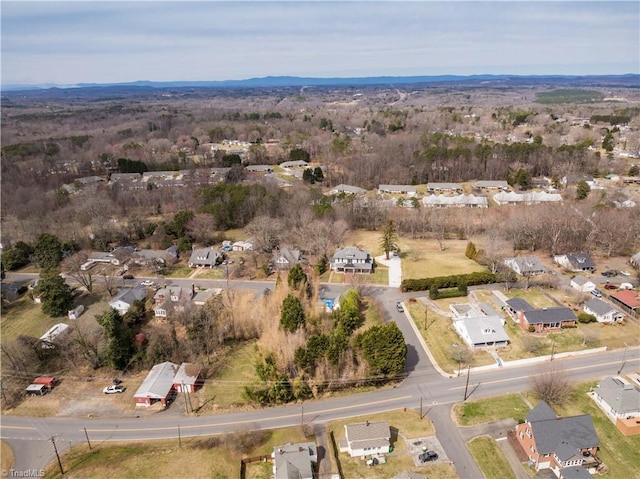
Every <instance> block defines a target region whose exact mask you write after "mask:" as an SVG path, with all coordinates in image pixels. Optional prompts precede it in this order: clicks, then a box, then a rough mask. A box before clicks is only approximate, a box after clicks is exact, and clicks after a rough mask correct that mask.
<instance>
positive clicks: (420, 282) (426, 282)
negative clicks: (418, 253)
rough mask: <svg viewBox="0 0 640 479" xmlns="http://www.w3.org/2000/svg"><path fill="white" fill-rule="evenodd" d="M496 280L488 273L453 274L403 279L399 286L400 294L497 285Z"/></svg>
mask: <svg viewBox="0 0 640 479" xmlns="http://www.w3.org/2000/svg"><path fill="white" fill-rule="evenodd" d="M497 282H498V278H497V277H496V275H495V274H493V273H490V272H488V271H483V272H478V273H469V274H455V275H452V276H437V277H435V278H420V279H405V280H403V281H402V284H401V285H400V289H401V290H402V292H404V293H406V292H410V291H426V290H428V289H430V288H431V286H433V285H435V287H436V288H438V289H440V288H457V287H458V286H460V284H463V283H466V284H467V286H473V285H476V284H490V283H497Z"/></svg>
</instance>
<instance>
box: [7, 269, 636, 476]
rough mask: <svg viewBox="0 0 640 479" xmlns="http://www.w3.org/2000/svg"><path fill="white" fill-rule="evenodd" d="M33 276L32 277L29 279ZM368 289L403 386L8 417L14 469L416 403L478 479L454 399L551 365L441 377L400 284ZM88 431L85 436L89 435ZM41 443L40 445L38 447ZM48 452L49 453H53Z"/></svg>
mask: <svg viewBox="0 0 640 479" xmlns="http://www.w3.org/2000/svg"><path fill="white" fill-rule="evenodd" d="M31 278H33V276H31ZM171 282H172V283H177V284H184V285H185V286H187V285H190V284H191V283H193V282H194V281H191V280H188V279H185V280H171ZM195 282H196V284H199V285H202V286H211V287H213V286H217V287H223V288H224V287H226V285H227V282H226V280H222V281H219V280H197V281H195ZM269 286H271V287H273V283H267V282H235V281H230V282H229V287H234V288H238V289H249V290H255V291H263V290H264V289H265V288H266V287H269ZM325 287H326V288H327V289H329V290H330V291H338V290H343V289H348V288H349V286H348V285H345V286H344V287H343V286H337V285H325ZM364 294H366V295H368V296H371V297H373V298H375V299H376V300H378V301H380V302H381V304H382V305H383V306H384V308H385V310H386V317H385V320H386V321H395V322H396V323H397V325H398V327H399V328H400V329H401V331H402V333H403V334H404V337H405V340H406V342H407V346H408V348H409V351H408V357H407V369H406V373H407V377H406V379H405V380H404V381H403V382H402V384H400V385H399V386H397V387H394V388H385V389H381V390H377V391H373V392H368V393H364V394H356V395H352V396H347V397H340V398H332V399H326V400H321V401H309V402H305V403H304V404H290V405H286V406H281V407H275V408H267V409H257V410H253V411H245V412H236V413H228V414H220V415H209V416H198V417H187V416H185V417H180V416H164V415H163V414H158V415H154V416H151V417H144V418H140V417H136V416H135V415H129V416H122V417H111V418H108V419H105V418H102V419H88V418H72V417H64V418H58V417H55V418H34V417H18V416H2V418H1V419H2V422H1V424H0V436H1V438H2V439H3V440H6V441H7V443H8V444H9V445H11V446H12V447H13V448H14V452H15V454H16V464H15V469H16V470H26V469H34V468H35V469H39V468H43V467H45V466H46V465H47V464H49V463H50V462H51V460H52V459H54V458H55V456H54V455H53V445H52V444H51V438H52V437H53V438H55V441H56V444H57V447H58V449H59V450H60V451H63V450H65V449H67V448H68V447H70V446H73V445H74V444H78V443H82V442H86V440H87V439H86V435H88V437H89V439H90V441H91V443H92V444H100V443H102V442H105V441H140V440H151V439H177V438H178V435H180V436H181V437H192V436H206V435H213V434H220V433H225V432H229V431H233V430H237V429H239V428H250V429H272V428H281V427H288V426H294V425H299V424H301V423H302V422H304V423H305V424H317V423H326V422H329V421H333V420H337V419H344V418H349V417H355V416H364V415H367V414H374V413H378V412H385V411H391V410H397V409H402V408H408V409H409V408H410V409H416V410H419V409H420V406H421V404H422V408H423V409H422V410H423V411H424V412H426V413H427V414H428V417H430V418H431V419H432V420H433V421H434V424H435V426H436V432H437V436H438V439H439V440H440V442H441V444H442V445H443V447H444V448H445V451H446V454H447V456H448V457H449V458H450V459H451V460H452V461H453V462H454V464H455V467H456V470H457V471H458V474H459V476H460V477H461V478H462V479H467V478H471V479H473V478H475V477H480V476H479V474H478V472H479V471H478V469H477V465H476V464H475V462H474V461H473V459H472V458H471V455H470V454H469V452H468V450H467V449H466V446H465V442H464V440H463V439H462V436H461V435H460V433H459V431H458V430H457V429H456V428H455V427H453V423H452V422H450V419H449V422H447V420H446V416H447V415H448V412H449V409H450V407H451V405H452V404H453V403H456V402H460V401H462V400H463V399H464V395H465V391H466V392H467V396H468V397H470V398H471V399H476V398H483V397H493V396H499V395H502V394H508V393H517V392H524V391H527V390H529V389H530V381H531V376H534V375H536V374H540V373H541V372H542V371H544V370H545V366H544V365H541V364H535V365H529V366H521V367H504V368H499V369H494V370H490V371H483V372H478V373H475V372H472V373H471V375H470V376H469V384H468V387H467V381H466V379H467V378H466V377H465V376H461V377H450V376H446V375H445V376H443V375H441V374H440V373H439V372H438V371H437V370H436V369H435V368H434V366H433V365H432V363H431V362H430V360H429V356H428V354H427V352H426V351H425V350H424V348H423V347H422V346H421V342H420V341H419V339H418V337H417V332H416V330H415V329H414V327H413V326H412V325H411V323H410V320H409V319H408V318H407V317H406V316H405V315H404V314H401V313H398V312H397V311H396V308H395V303H396V301H401V300H404V299H407V298H408V297H409V296H410V294H402V293H400V292H399V291H398V290H397V289H395V288H389V287H378V286H376V287H373V286H366V287H365V291H364ZM553 366H554V367H557V368H561V369H562V370H563V371H565V372H566V374H567V375H568V376H569V378H570V380H571V381H574V382H583V381H587V380H594V379H599V378H602V377H604V376H607V375H613V374H617V373H618V371H619V370H620V368H624V370H625V371H632V370H638V368H640V348H638V347H635V348H627V350H614V351H608V352H602V353H596V354H591V355H586V356H576V357H571V358H565V359H557V358H556V359H554V360H553ZM85 428H86V435H85ZM36 444H37V446H36ZM47 451H48V452H47Z"/></svg>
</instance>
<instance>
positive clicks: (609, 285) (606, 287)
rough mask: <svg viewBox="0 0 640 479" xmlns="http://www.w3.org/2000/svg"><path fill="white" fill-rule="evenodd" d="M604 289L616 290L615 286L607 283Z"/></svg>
mask: <svg viewBox="0 0 640 479" xmlns="http://www.w3.org/2000/svg"><path fill="white" fill-rule="evenodd" d="M604 289H618V287H617V286H616V285H615V284H611V283H607V284H605V285H604Z"/></svg>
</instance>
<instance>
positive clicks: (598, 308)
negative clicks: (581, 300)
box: [584, 298, 618, 316]
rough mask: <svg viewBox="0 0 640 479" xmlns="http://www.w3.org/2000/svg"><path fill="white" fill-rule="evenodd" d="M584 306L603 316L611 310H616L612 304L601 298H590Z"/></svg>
mask: <svg viewBox="0 0 640 479" xmlns="http://www.w3.org/2000/svg"><path fill="white" fill-rule="evenodd" d="M584 306H585V307H587V308H589V309H590V310H591V311H593V312H594V313H596V314H597V315H599V316H604V315H605V314H608V313H610V312H611V311H616V312H617V311H618V310H617V309H616V308H614V307H613V306H611V305H609V304H607V303H605V302H604V301H602V300H601V299H598V298H591V299H590V300H589V301H587V302H586V303H585V304H584Z"/></svg>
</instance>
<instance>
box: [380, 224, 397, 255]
mask: <svg viewBox="0 0 640 479" xmlns="http://www.w3.org/2000/svg"><path fill="white" fill-rule="evenodd" d="M380 247H381V248H382V251H384V254H385V255H386V257H387V259H389V253H390V252H391V251H392V250H394V249H395V248H397V247H398V230H397V229H396V225H395V224H394V223H393V220H388V221H387V224H386V225H384V226H383V227H382V237H381V238H380Z"/></svg>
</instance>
